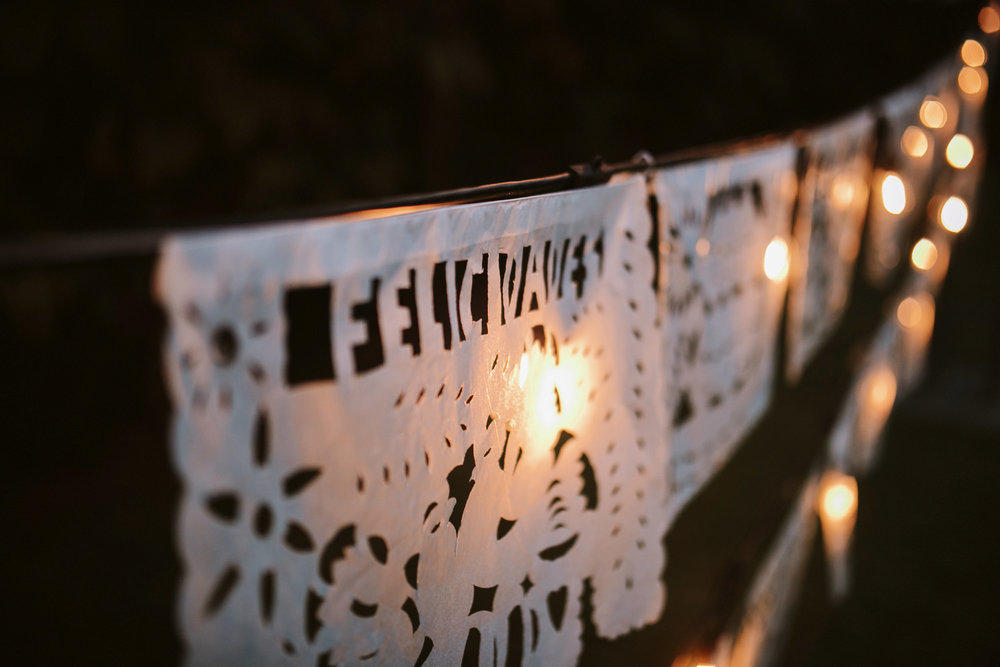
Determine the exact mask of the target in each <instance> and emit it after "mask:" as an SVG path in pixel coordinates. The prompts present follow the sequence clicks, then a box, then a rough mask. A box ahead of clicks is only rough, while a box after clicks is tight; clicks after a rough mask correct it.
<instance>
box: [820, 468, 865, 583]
mask: <svg viewBox="0 0 1000 667" xmlns="http://www.w3.org/2000/svg"><path fill="white" fill-rule="evenodd" d="M817 501H818V502H817V505H818V507H817V510H818V513H819V521H820V528H822V532H823V546H824V547H825V548H826V555H827V561H828V563H829V566H830V571H829V576H830V588H831V591H830V593H831V596H832V598H833V599H834V600H839V599H841V598H843V596H844V595H846V594H847V588H848V583H849V577H850V573H849V570H848V567H847V551H848V548H849V547H850V544H851V534H852V533H853V532H854V523H855V521H856V519H857V516H858V482H857V480H856V479H854V478H853V477H851V476H850V475H846V474H844V473H842V472H840V471H837V470H829V471H827V472H826V474H824V475H823V478H822V480H820V487H819V497H818V498H817Z"/></svg>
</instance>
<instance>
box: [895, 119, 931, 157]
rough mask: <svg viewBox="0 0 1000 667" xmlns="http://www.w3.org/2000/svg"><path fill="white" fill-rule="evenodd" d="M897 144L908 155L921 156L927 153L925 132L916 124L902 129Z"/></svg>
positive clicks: (927, 142)
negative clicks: (901, 134) (900, 137)
mask: <svg viewBox="0 0 1000 667" xmlns="http://www.w3.org/2000/svg"><path fill="white" fill-rule="evenodd" d="M899 145H900V146H902V148H903V150H904V151H905V152H906V154H907V155H909V156H910V157H923V156H924V155H926V154H927V149H928V148H930V142H929V141H928V140H927V133H926V132H924V131H923V130H921V129H920V128H919V127H917V126H916V125H911V126H909V127H908V128H906V129H905V130H904V131H903V137H902V139H900V141H899Z"/></svg>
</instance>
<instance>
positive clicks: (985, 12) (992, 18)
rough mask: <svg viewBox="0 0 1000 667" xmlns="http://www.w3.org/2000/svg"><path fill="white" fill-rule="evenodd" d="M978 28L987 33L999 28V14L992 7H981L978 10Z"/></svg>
mask: <svg viewBox="0 0 1000 667" xmlns="http://www.w3.org/2000/svg"><path fill="white" fill-rule="evenodd" d="M979 29H980V30H982V31H983V32H985V33H986V34H987V35H989V34H992V33H994V32H996V31H997V30H1000V14H998V13H997V10H995V9H993V7H989V6H987V7H983V8H982V9H980V10H979Z"/></svg>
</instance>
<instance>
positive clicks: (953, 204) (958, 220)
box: [940, 197, 969, 234]
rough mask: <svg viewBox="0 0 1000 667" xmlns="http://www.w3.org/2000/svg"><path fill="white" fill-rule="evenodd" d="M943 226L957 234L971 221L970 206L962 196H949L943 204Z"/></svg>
mask: <svg viewBox="0 0 1000 667" xmlns="http://www.w3.org/2000/svg"><path fill="white" fill-rule="evenodd" d="M940 218H941V226H942V227H944V228H945V229H947V230H948V231H949V232H951V233H952V234H957V233H959V232H960V231H962V230H963V229H965V223H967V222H968V221H969V207H968V206H966V204H965V200H964V199H962V198H961V197H948V199H947V200H946V201H945V202H944V204H942V205H941V214H940Z"/></svg>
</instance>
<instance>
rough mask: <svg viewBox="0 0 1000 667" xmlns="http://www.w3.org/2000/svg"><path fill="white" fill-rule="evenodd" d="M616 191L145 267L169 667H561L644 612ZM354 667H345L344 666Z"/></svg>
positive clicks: (654, 574) (646, 380) (651, 325)
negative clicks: (590, 631) (172, 558)
mask: <svg viewBox="0 0 1000 667" xmlns="http://www.w3.org/2000/svg"><path fill="white" fill-rule="evenodd" d="M650 224H651V223H650V216H649V215H648V212H647V210H646V190H645V187H644V184H643V183H642V179H641V178H635V179H631V180H630V181H629V182H627V183H625V184H622V185H617V186H609V187H599V188H593V189H587V190H581V191H576V192H570V193H565V194H557V195H548V196H540V197H532V198H527V199H522V200H517V201H510V202H501V203H489V204H478V205H467V206H457V207H450V208H441V209H436V210H432V211H425V212H421V213H416V214H410V215H400V216H397V217H390V218H385V219H382V220H374V221H371V220H369V221H363V222H351V223H336V222H332V221H314V222H306V223H290V224H286V225H282V226H278V227H271V228H265V229H258V230H251V231H234V232H228V233H219V234H207V235H195V234H192V235H185V236H181V237H178V238H175V239H173V240H171V241H169V242H168V243H167V244H166V245H165V246H164V248H163V251H162V258H161V262H160V265H159V269H158V279H157V287H158V291H159V295H160V298H161V300H162V302H163V303H164V305H165V307H166V310H167V313H168V316H169V324H170V333H169V337H168V343H167V348H166V359H165V362H166V369H167V375H168V378H169V384H170V392H171V396H172V398H173V402H174V406H175V410H176V414H175V417H174V423H173V453H174V458H175V461H176V465H177V468H178V470H179V472H180V476H181V479H182V482H183V486H184V494H183V500H182V502H181V505H180V510H179V512H180V516H179V522H178V526H179V540H180V553H181V555H182V557H183V561H184V566H185V577H184V582H183V585H182V591H181V594H180V600H179V604H180V624H181V628H182V632H183V636H184V639H185V641H186V643H187V645H188V648H189V663H190V664H196V665H201V664H258V665H265V664H286V663H287V664H308V665H314V664H321V665H322V664H339V665H345V664H355V663H358V662H359V661H364V660H367V659H370V660H371V661H372V662H373V663H374V662H377V663H379V664H404V663H405V664H428V665H431V664H458V663H459V662H461V661H462V660H463V657H464V659H470V660H472V661H473V663H475V662H478V663H479V664H494V663H496V662H499V663H508V664H510V663H518V662H519V661H523V662H524V663H528V664H544V665H554V664H572V663H574V662H575V661H576V657H577V655H578V653H579V651H580V635H581V632H582V626H581V618H580V615H581V607H580V604H581V602H580V600H581V595H582V593H583V590H584V581H585V580H589V582H590V584H591V586H592V588H593V597H592V605H593V622H594V625H595V627H596V629H597V632H598V633H599V634H600V635H601V636H605V637H613V636H616V635H619V634H622V633H624V632H627V631H629V630H630V629H633V628H637V627H640V626H642V625H643V624H646V623H650V622H652V621H654V620H656V619H657V618H658V616H659V615H660V613H661V611H662V608H663V605H664V599H665V591H664V587H663V585H662V583H661V579H660V578H661V574H662V571H663V568H664V563H665V557H664V553H663V550H662V545H661V544H662V543H661V540H662V537H663V535H664V532H665V530H666V501H667V486H666V480H665V478H664V471H665V470H666V469H667V465H668V453H667V446H666V441H665V434H666V432H667V431H666V425H665V421H666V419H665V410H664V405H665V404H666V399H665V398H664V392H663V387H662V386H660V385H661V380H660V378H662V373H659V372H658V369H660V368H661V367H662V358H661V346H660V340H661V338H662V333H661V332H660V331H659V330H658V326H659V325H658V322H657V321H656V299H655V295H654V292H653V289H652V286H651V285H652V276H653V274H654V269H655V266H654V262H653V255H652V254H651V253H650V251H649V248H648V247H647V243H648V239H649V237H650ZM366 664H371V663H366Z"/></svg>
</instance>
